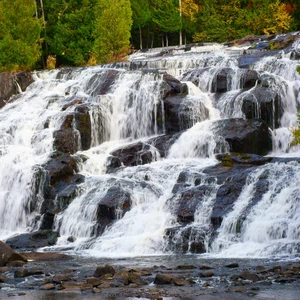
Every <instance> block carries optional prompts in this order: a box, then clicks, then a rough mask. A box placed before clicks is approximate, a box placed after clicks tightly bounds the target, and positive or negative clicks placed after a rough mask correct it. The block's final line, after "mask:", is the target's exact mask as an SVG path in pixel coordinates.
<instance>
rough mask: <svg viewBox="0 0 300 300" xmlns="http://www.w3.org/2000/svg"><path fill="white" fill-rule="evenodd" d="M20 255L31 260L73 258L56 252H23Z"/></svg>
mask: <svg viewBox="0 0 300 300" xmlns="http://www.w3.org/2000/svg"><path fill="white" fill-rule="evenodd" d="M22 256H24V257H25V259H27V260H31V261H60V260H72V259H74V257H72V256H71V255H67V254H63V253H57V252H23V253H22Z"/></svg>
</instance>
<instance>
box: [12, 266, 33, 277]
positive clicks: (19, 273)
mask: <svg viewBox="0 0 300 300" xmlns="http://www.w3.org/2000/svg"><path fill="white" fill-rule="evenodd" d="M27 276H30V273H29V271H28V270H27V269H25V268H19V269H17V270H15V272H14V277H15V278H23V277H27Z"/></svg>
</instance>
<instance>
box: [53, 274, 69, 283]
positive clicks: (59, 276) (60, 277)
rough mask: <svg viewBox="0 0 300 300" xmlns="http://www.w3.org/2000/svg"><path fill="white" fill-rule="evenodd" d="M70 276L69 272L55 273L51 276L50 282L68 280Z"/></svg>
mask: <svg viewBox="0 0 300 300" xmlns="http://www.w3.org/2000/svg"><path fill="white" fill-rule="evenodd" d="M71 279H72V277H71V275H70V274H56V275H54V276H53V278H52V282H54V283H61V282H62V281H69V280H71Z"/></svg>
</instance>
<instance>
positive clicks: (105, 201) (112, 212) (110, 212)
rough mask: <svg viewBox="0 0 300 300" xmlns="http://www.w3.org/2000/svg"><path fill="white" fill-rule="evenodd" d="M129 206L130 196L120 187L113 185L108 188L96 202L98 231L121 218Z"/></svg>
mask: <svg viewBox="0 0 300 300" xmlns="http://www.w3.org/2000/svg"><path fill="white" fill-rule="evenodd" d="M130 208H131V197H130V194H129V193H128V192H125V191H124V190H123V189H122V188H121V187H118V186H113V187H111V188H109V189H108V190H107V192H106V194H105V196H104V197H103V198H102V199H101V201H100V202H99V203H98V209H97V214H96V215H97V221H98V224H99V226H100V231H103V230H104V229H105V227H106V226H108V225H109V224H111V223H112V222H113V221H114V220H117V219H118V218H121V217H123V216H124V214H125V213H126V212H127V211H129V210H130Z"/></svg>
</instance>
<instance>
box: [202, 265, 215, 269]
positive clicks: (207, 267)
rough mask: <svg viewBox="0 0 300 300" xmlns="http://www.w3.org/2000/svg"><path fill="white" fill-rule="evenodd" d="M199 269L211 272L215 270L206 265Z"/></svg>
mask: <svg viewBox="0 0 300 300" xmlns="http://www.w3.org/2000/svg"><path fill="white" fill-rule="evenodd" d="M199 269H200V270H211V269H213V267H211V266H206V265H201V266H199Z"/></svg>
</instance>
